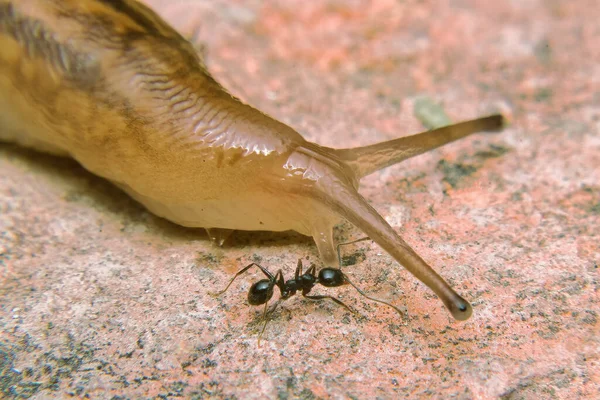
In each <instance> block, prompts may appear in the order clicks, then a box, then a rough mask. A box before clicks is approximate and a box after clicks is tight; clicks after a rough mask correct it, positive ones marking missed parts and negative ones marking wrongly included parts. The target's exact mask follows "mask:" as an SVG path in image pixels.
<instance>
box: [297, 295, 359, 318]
mask: <svg viewBox="0 0 600 400" xmlns="http://www.w3.org/2000/svg"><path fill="white" fill-rule="evenodd" d="M303 296H304V297H305V298H307V299H310V300H316V301H318V300H324V299H330V300H331V301H333V302H334V303H336V304H339V305H340V306H342V307H344V308H345V309H346V310H348V311H350V312H351V313H353V314H358V312H357V311H355V310H353V309H351V308H350V307H348V306H347V305H346V304H344V303H343V302H342V301H341V300H339V299H336V298H335V297H332V296H325V295H317V296H307V295H305V294H303Z"/></svg>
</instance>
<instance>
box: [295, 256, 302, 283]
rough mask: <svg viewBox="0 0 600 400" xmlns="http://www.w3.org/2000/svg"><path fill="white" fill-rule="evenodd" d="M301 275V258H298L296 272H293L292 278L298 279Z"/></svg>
mask: <svg viewBox="0 0 600 400" xmlns="http://www.w3.org/2000/svg"><path fill="white" fill-rule="evenodd" d="M300 275H302V259H301V258H299V259H298V265H297V266H296V273H295V274H294V278H295V279H296V280H298V278H299V277H300Z"/></svg>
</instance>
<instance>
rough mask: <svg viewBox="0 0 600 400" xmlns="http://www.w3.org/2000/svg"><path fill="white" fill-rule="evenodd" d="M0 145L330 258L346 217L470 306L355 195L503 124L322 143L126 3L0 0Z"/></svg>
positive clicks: (227, 229) (205, 221)
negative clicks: (368, 183) (255, 104)
mask: <svg viewBox="0 0 600 400" xmlns="http://www.w3.org/2000/svg"><path fill="white" fill-rule="evenodd" d="M0 49H1V50H0V127H1V128H0V140H2V141H5V142H14V143H17V144H20V145H22V146H26V147H29V148H33V149H36V150H39V151H43V152H47V153H50V154H54V155H60V156H67V157H72V158H73V159H75V160H76V161H77V162H79V163H80V164H81V165H82V166H83V167H84V168H86V169H87V170H89V171H90V172H92V173H94V174H96V175H99V176H101V177H103V178H106V179H108V180H109V181H111V182H112V183H114V184H115V185H117V186H118V187H120V188H122V189H123V190H124V191H125V192H126V193H128V194H129V195H130V196H131V197H133V198H134V199H136V200H137V201H138V202H140V203H141V204H143V205H144V206H145V207H146V208H147V209H148V210H150V211H151V212H152V213H154V214H156V215H158V216H160V217H163V218H166V219H168V220H170V221H172V222H175V223H177V224H179V225H183V226H186V227H201V228H205V229H207V231H208V233H209V236H210V237H211V239H212V240H213V241H215V242H217V244H222V243H223V241H224V240H225V239H226V238H227V236H228V235H229V234H230V233H231V232H232V231H233V230H249V231H254V230H262V231H286V230H294V231H297V232H299V233H301V234H304V235H308V236H312V237H313V238H314V240H315V243H316V245H317V248H318V252H319V254H320V257H321V259H322V261H323V263H324V264H325V265H330V266H331V265H335V264H337V258H336V252H335V243H334V240H333V226H334V225H335V224H337V223H338V222H339V221H340V220H341V219H344V218H345V219H347V220H348V221H349V222H351V223H352V224H353V225H355V226H356V227H357V228H358V229H360V230H362V231H363V232H364V233H365V234H366V235H367V236H369V237H370V238H371V239H372V240H373V241H375V242H376V243H377V244H378V245H379V246H381V247H382V248H383V249H384V250H386V251H387V252H388V253H389V254H390V255H391V256H392V257H393V258H394V259H395V260H396V261H398V262H399V263H400V264H401V265H402V266H404V267H405V268H406V269H408V270H409V271H410V272H411V273H412V274H413V275H414V276H415V277H417V278H418V279H419V280H421V281H422V282H423V283H424V284H425V285H427V286H428V287H429V288H431V289H432V290H433V291H434V292H435V293H436V294H437V295H438V296H439V297H440V299H441V300H442V301H443V303H444V304H445V306H446V307H447V308H448V310H449V311H450V313H451V314H452V316H453V317H454V318H455V319H457V320H466V319H468V318H469V317H470V316H471V313H472V308H471V305H470V304H469V303H468V302H467V301H466V300H465V299H463V298H462V297H461V296H460V295H458V294H457V293H456V292H455V291H454V290H453V289H452V288H451V287H450V286H449V285H448V284H447V283H446V282H445V281H444V279H443V278H442V277H441V276H440V275H438V274H437V273H436V272H435V271H434V270H433V269H432V268H431V267H430V266H429V265H428V264H427V263H426V262H425V261H424V260H423V259H422V258H421V257H419V255H418V254H417V253H416V252H415V251H414V250H412V249H411V248H410V246H409V245H408V244H407V243H406V242H405V241H404V240H403V239H402V238H401V237H400V236H399V235H398V234H397V233H396V232H395V231H394V229H393V228H392V227H391V226H390V225H389V224H388V223H387V222H386V221H385V219H383V217H382V216H381V215H380V214H379V213H377V211H375V209H374V208H373V207H371V206H370V205H369V203H368V202H367V201H366V200H365V199H364V198H363V197H362V196H361V195H360V194H359V193H358V190H357V189H358V185H359V181H360V179H361V178H362V177H364V176H366V175H368V174H370V173H372V172H375V171H377V170H380V169H382V168H385V167H387V166H390V165H392V164H396V163H399V162H401V161H403V160H406V159H407V158H410V157H413V156H416V155H418V154H421V153H423V152H426V151H428V150H431V149H434V148H436V147H439V146H441V145H443V144H446V143H448V142H451V141H454V140H457V139H460V138H462V137H465V136H467V135H470V134H472V133H475V132H480V131H494V130H499V129H501V127H502V125H503V118H502V116H501V115H492V116H489V117H485V118H479V119H476V120H472V121H467V122H463V123H459V124H455V125H451V126H447V127H444V128H440V129H435V130H431V131H427V132H423V133H420V134H417V135H413V136H408V137H402V138H399V139H395V140H390V141H387V142H383V143H379V144H374V145H370V146H365V147H358V148H349V149H332V148H328V147H323V146H319V145H317V144H314V143H310V142H308V141H306V140H305V139H304V138H303V137H302V136H301V135H300V134H299V133H297V132H296V131H295V130H294V129H292V128H291V127H289V126H287V125H285V124H283V123H281V122H279V121H277V120H276V119H274V118H272V117H270V116H268V115H266V114H264V113H262V112H260V111H258V110H256V109H254V108H252V107H251V106H249V105H247V104H244V103H242V102H241V101H240V100H238V99H237V98H235V97H234V96H232V95H231V94H229V93H228V92H227V90H225V89H224V88H223V87H222V86H221V85H220V84H219V83H218V82H217V81H216V80H215V79H214V78H213V77H212V76H211V75H210V74H209V72H208V71H207V69H206V67H205V65H204V63H203V61H202V59H201V58H200V56H199V55H198V54H197V52H196V51H195V50H194V47H193V46H192V45H191V44H190V43H189V42H188V41H186V40H185V39H184V38H183V37H182V36H181V35H180V34H179V33H177V32H176V31H175V29H173V28H171V27H170V26H169V25H168V24H167V23H166V22H164V21H163V20H162V19H161V18H160V17H159V16H158V15H157V14H155V13H154V12H153V11H152V10H151V9H150V8H148V7H146V6H144V5H142V4H140V3H138V2H136V1H134V0H0Z"/></svg>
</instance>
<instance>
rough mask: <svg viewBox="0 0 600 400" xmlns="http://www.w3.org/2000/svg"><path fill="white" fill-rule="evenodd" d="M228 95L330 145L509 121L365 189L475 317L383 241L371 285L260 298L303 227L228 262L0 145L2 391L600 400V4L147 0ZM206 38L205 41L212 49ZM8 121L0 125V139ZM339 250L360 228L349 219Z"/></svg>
mask: <svg viewBox="0 0 600 400" xmlns="http://www.w3.org/2000/svg"><path fill="white" fill-rule="evenodd" d="M148 3H149V4H150V5H151V6H152V7H154V8H155V9H156V10H157V11H158V12H159V13H161V14H162V15H163V16H164V17H165V18H166V19H167V20H169V21H170V22H171V23H173V24H174V25H175V26H176V27H178V29H179V30H180V31H181V32H182V33H183V34H184V35H186V36H188V37H194V38H195V40H196V41H197V43H198V48H199V50H201V51H203V52H204V54H205V55H206V58H207V64H208V66H209V68H210V70H211V71H212V72H213V74H214V75H215V76H216V78H217V79H218V80H219V81H221V82H222V83H223V84H224V85H225V86H226V87H227V88H229V89H230V90H231V91H232V92H233V93H235V94H236V95H238V96H240V97H241V98H242V99H244V100H245V101H247V102H249V103H251V104H253V105H255V106H256V107H258V108H260V109H262V110H264V111H265V112H267V113H269V114H271V115H273V116H275V117H277V118H278V119H280V120H282V121H284V122H286V123H288V124H290V125H291V126H293V127H295V128H296V129H297V130H298V131H299V132H301V133H302V134H303V135H305V136H306V137H307V138H310V139H311V140H313V141H316V142H318V143H320V144H324V145H329V146H344V147H346V146H355V145H363V144H368V143H373V142H375V141H380V140H387V139H391V138H394V137H397V136H401V135H406V134H409V133H414V132H418V131H420V130H422V129H423V126H422V124H421V123H420V122H419V120H418V119H417V118H416V116H415V111H414V108H413V107H414V105H415V101H416V100H417V99H419V98H422V97H423V96H426V97H428V98H429V99H431V100H432V101H433V102H435V103H437V104H440V105H441V106H442V107H443V109H444V110H445V111H446V113H447V114H448V115H449V116H450V118H451V119H452V120H453V121H459V120H464V119H469V118H473V117H476V116H480V115H484V114H488V113H491V112H495V111H501V112H503V113H505V115H507V116H508V118H509V119H510V125H509V127H508V128H507V129H506V130H505V131H504V132H503V133H501V134H488V135H484V134H482V135H476V136H473V137H472V138H468V139H466V140H462V141H460V142H458V143H455V144H452V145H449V146H447V147H444V148H443V149H440V150H438V151H434V152H431V153H429V154H426V155H423V156H420V157H417V158H415V159H412V160H410V161H407V162H406V163H404V164H402V165H400V166H395V167H391V168H388V169H387V170H384V171H382V172H380V173H376V174H374V175H372V176H369V177H368V178H366V179H364V181H363V184H362V187H361V193H363V194H364V195H365V196H366V197H367V198H368V199H369V201H370V202H371V203H372V204H373V206H374V207H375V208H376V209H377V210H379V211H380V212H381V213H382V214H383V215H384V216H385V217H386V219H387V220H388V221H390V222H391V223H392V225H393V226H394V227H395V229H397V230H398V231H399V232H401V234H402V235H403V236H404V237H405V238H406V240H407V241H408V242H409V243H410V244H411V245H412V246H414V247H415V249H416V250H417V251H418V252H419V253H420V254H421V255H422V256H423V257H424V258H425V259H426V260H428V261H430V262H431V264H432V265H434V266H435V267H436V268H437V269H438V271H440V273H441V274H442V275H443V276H444V277H446V278H447V279H448V280H449V281H450V282H451V283H452V284H453V285H454V286H455V287H456V288H457V289H458V290H459V292H461V293H462V294H464V295H465V297H466V298H468V299H470V300H471V301H472V303H473V306H474V316H473V318H472V319H471V320H469V321H467V322H466V323H459V322H455V321H453V320H452V319H451V318H450V317H449V314H448V313H447V312H446V310H445V309H444V308H443V306H442V305H441V303H440V301H439V300H438V299H437V298H436V297H435V296H434V295H432V293H431V292H430V291H429V290H428V289H427V288H426V287H425V286H424V285H422V284H421V283H419V282H418V281H416V280H415V279H414V278H413V277H412V276H411V275H410V274H408V273H407V272H406V271H404V270H403V269H402V268H401V267H400V266H399V265H398V264H397V263H396V262H394V261H393V260H392V259H391V258H390V257H389V256H388V255H387V254H386V253H385V252H383V251H382V250H381V249H380V248H379V247H377V246H376V245H374V244H372V243H371V242H365V243H361V244H357V245H353V246H349V247H348V248H347V249H346V250H345V251H346V254H347V255H350V256H351V257H349V259H350V261H351V262H355V264H354V265H353V266H350V267H347V268H346V271H347V273H348V275H349V276H351V277H352V278H353V279H354V281H356V282H357V283H358V284H359V285H360V286H361V287H362V288H363V289H364V290H365V291H367V292H368V293H370V294H372V295H373V296H376V297H379V298H384V299H389V300H391V301H392V302H393V303H394V304H395V305H397V306H398V307H406V308H407V310H408V315H409V316H408V318H406V319H404V320H403V319H402V318H399V317H398V316H397V315H396V314H394V313H393V312H391V311H390V309H389V308H386V307H382V306H379V305H377V304H374V303H372V302H369V301H367V300H366V299H364V298H361V297H359V296H357V294H356V293H355V292H354V291H353V290H352V289H351V288H340V289H330V290H327V289H321V291H322V292H323V293H325V292H328V293H332V294H335V295H336V296H340V298H342V299H343V300H344V301H345V302H347V303H348V304H349V305H351V306H352V307H354V308H356V309H358V311H359V312H360V313H361V315H362V317H358V318H356V317H354V316H353V315H352V314H350V313H349V312H347V311H346V310H344V309H343V308H341V307H338V306H336V305H335V304H330V303H328V302H321V303H314V302H309V301H306V300H303V299H302V298H301V297H298V298H294V299H291V300H289V301H287V302H286V303H285V304H284V305H283V306H282V307H281V308H279V310H278V311H277V312H276V313H275V314H274V316H273V319H272V321H271V322H270V323H269V325H268V327H267V330H266V333H265V335H264V338H263V342H262V346H261V347H258V346H257V340H256V339H257V334H258V331H259V329H260V326H261V325H260V320H261V319H260V318H261V309H260V308H254V307H250V306H248V305H247V304H246V301H245V296H246V291H247V289H248V287H249V286H250V284H251V283H252V282H253V281H254V280H256V279H258V278H259V277H260V274H250V275H249V276H247V277H245V278H243V279H240V281H239V282H238V283H236V284H235V285H233V287H232V288H231V289H230V291H229V292H227V293H226V294H225V295H223V296H222V297H220V298H218V299H214V298H212V297H210V296H209V295H208V292H209V291H215V290H218V289H220V288H222V287H223V286H224V285H225V284H226V282H227V281H228V279H229V278H230V277H231V276H232V274H233V273H234V272H235V271H236V270H237V269H239V268H240V267H241V266H243V265H246V264H247V263H249V262H251V261H253V260H258V261H260V263H261V264H262V265H264V266H267V267H269V268H271V269H272V270H276V269H277V268H280V267H281V268H283V269H284V271H285V272H286V273H287V274H291V273H293V270H294V267H295V263H296V260H297V259H298V258H299V257H308V258H309V259H310V260H312V261H317V252H316V249H315V246H314V245H313V244H312V242H311V240H309V239H308V238H305V237H302V236H299V235H297V234H293V233H289V234H271V233H239V234H236V235H235V236H234V237H233V239H232V240H231V241H230V242H229V244H228V245H227V246H226V247H225V248H223V249H218V248H215V247H213V246H212V245H211V243H210V242H209V241H208V239H207V237H206V235H205V234H204V232H203V231H201V230H190V229H183V228H180V227H177V226H175V225H173V224H170V223H168V222H166V221H164V220H161V219H159V218H157V217H155V216H153V215H151V214H149V213H148V212H147V211H145V210H144V209H143V208H142V207H140V206H139V205H137V204H136V203H135V202H134V201H132V200H130V199H129V198H128V197H127V196H126V195H124V194H123V193H122V192H120V191H119V190H117V189H116V188H114V187H113V186H111V185H110V184H108V183H107V182H105V181H103V180H102V179H98V178H96V177H94V176H92V175H90V174H89V173H87V172H86V171H84V170H83V169H82V168H80V167H79V166H78V165H77V164H75V163H74V162H71V161H68V160H63V159H57V158H53V157H49V156H44V155H40V154H37V153H33V152H29V151H25V150H22V149H19V148H16V147H14V146H10V145H0V374H1V377H0V397H2V396H5V397H14V398H19V397H20V398H26V397H28V396H34V398H48V397H60V398H65V397H68V396H69V395H75V396H76V397H83V396H89V397H91V398H111V397H112V396H113V395H119V396H122V397H121V398H139V397H144V398H154V397H156V398H174V397H177V396H185V397H188V396H192V395H193V396H196V398H276V397H277V398H283V399H285V398H348V397H350V398H359V399H367V398H375V397H378V398H398V397H410V398H417V397H427V396H431V397H433V398H439V399H447V398H464V399H470V398H505V399H513V398H514V399H521V398H525V399H539V398H545V399H551V398H590V399H592V398H598V397H600V393H599V390H600V365H599V363H600V360H599V346H600V339H599V337H600V336H599V330H600V329H599V327H600V324H599V322H598V318H599V316H598V312H599V311H600V310H599V308H598V306H599V278H598V274H599V271H598V264H599V263H600V250H599V238H600V134H599V130H600V129H599V128H600V24H598V21H599V20H600V5H599V4H598V2H597V0H578V1H568V0H562V1H561V0H511V1H498V2H491V1H483V0H481V1H476V0H446V1H415V0H408V1H392V0H377V1H375V0H373V1H346V0H328V1H310V2H308V1H299V0H297V1H292V0H290V1H273V2H264V1H258V0H251V1H233V0H232V1H222V0H220V1H192V0H187V1H184V0H180V1H160V0H154V1H148ZM200 43H202V45H200ZM0 129H1V128H0ZM337 236H338V238H339V240H347V239H350V238H355V237H359V236H360V232H358V231H357V230H356V229H354V228H353V227H352V226H350V225H349V224H347V223H344V224H342V225H340V228H339V230H338V233H337Z"/></svg>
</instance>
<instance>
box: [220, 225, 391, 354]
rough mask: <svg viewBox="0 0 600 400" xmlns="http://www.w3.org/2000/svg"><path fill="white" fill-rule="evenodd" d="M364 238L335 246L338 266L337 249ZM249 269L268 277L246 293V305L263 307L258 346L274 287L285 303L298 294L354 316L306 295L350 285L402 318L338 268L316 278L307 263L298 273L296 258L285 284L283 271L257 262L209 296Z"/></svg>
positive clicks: (318, 296)
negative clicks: (328, 288)
mask: <svg viewBox="0 0 600 400" xmlns="http://www.w3.org/2000/svg"><path fill="white" fill-rule="evenodd" d="M368 239H369V238H368V237H367V238H362V239H358V240H354V241H352V242H347V243H341V244H338V246H337V253H338V260H339V261H340V265H341V256H340V246H344V245H348V244H352V243H356V242H361V241H364V240H368ZM252 267H257V268H259V269H260V270H261V271H262V273H263V274H265V276H266V277H267V278H268V279H261V280H259V281H258V282H255V283H254V284H253V285H252V286H251V287H250V290H249V291H248V303H250V304H251V305H253V306H258V305H262V304H264V305H265V309H264V312H263V319H264V321H265V322H264V325H263V327H262V330H261V331H260V334H259V335H258V341H259V343H260V338H261V337H262V335H263V333H264V332H265V328H266V327H267V323H268V319H267V306H268V303H269V300H271V298H272V297H273V292H274V289H275V286H277V287H278V288H279V291H280V292H281V298H280V301H281V300H287V299H289V298H290V297H292V296H294V295H295V294H296V293H297V292H301V293H302V296H304V297H305V298H307V299H310V300H323V299H330V300H332V301H333V302H335V303H336V304H339V305H340V306H342V307H345V308H346V309H347V310H348V311H350V312H352V313H355V311H354V310H352V309H351V308H350V307H348V306H347V305H346V304H344V303H343V302H342V301H341V300H339V299H336V298H335V297H332V296H327V295H316V296H315V295H309V293H310V291H311V290H312V288H313V287H315V286H316V285H322V286H325V287H338V286H342V285H346V284H350V285H351V286H353V287H354V289H356V291H357V292H358V293H360V294H361V295H362V296H364V297H366V298H367V299H369V300H372V301H375V302H378V303H382V304H385V305H387V306H389V307H391V308H393V309H394V310H395V311H397V312H398V313H399V314H400V315H403V312H402V311H400V309H398V308H397V307H396V306H394V305H392V304H390V303H388V302H385V301H383V300H379V299H375V298H373V297H370V296H368V295H367V294H365V293H364V292H363V291H362V290H360V289H359V288H358V286H356V285H355V284H354V283H352V281H351V280H350V279H348V276H347V275H346V274H344V273H343V272H342V270H341V269H340V268H322V269H321V270H320V271H319V274H318V275H316V274H315V273H316V271H317V267H316V266H315V265H314V264H312V263H311V265H310V267H309V268H308V269H307V270H306V272H304V273H303V272H302V259H298V266H297V267H296V272H295V274H294V277H293V278H292V279H288V280H287V281H286V280H285V279H284V277H283V272H282V271H281V269H280V270H278V271H277V273H276V274H275V275H273V274H272V273H271V272H269V270H268V269H266V268H264V267H263V266H261V265H259V264H257V263H251V264H249V265H247V266H245V267H244V268H242V269H241V270H239V271H238V272H237V273H236V274H235V275H234V277H233V278H231V280H230V281H229V283H228V284H227V286H226V287H225V289H223V290H221V291H220V292H217V293H214V294H212V295H213V296H215V297H216V296H219V295H221V294H223V293H225V292H226V291H227V289H229V287H230V286H231V284H232V283H233V281H234V280H235V279H236V278H237V277H238V276H240V275H242V274H243V273H245V272H246V271H248V270H249V269H250V268H252ZM278 304H279V302H277V303H276V304H275V307H273V309H272V310H271V311H270V314H272V313H273V312H274V311H275V309H276V308H277V305H278Z"/></svg>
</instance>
